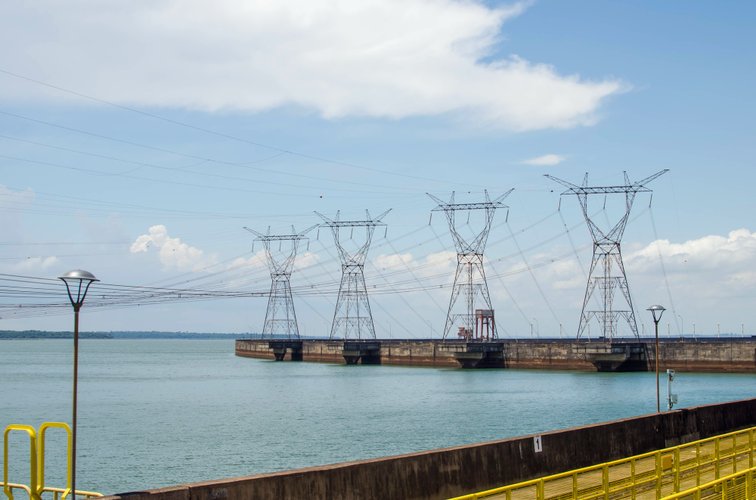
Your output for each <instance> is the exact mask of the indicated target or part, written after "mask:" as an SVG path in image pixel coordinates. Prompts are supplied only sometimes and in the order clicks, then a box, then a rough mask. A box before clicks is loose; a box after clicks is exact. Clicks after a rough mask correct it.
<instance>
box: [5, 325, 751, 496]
mask: <svg viewBox="0 0 756 500" xmlns="http://www.w3.org/2000/svg"><path fill="white" fill-rule="evenodd" d="M71 344H72V342H71V341H70V340H8V341H2V342H0V427H3V428H4V427H5V426H6V425H8V424H9V423H27V424H31V425H34V426H35V427H37V426H39V424H41V423H42V422H44V421H66V422H70V412H71V376H72V374H71V370H72V368H71V363H72V354H71ZM655 387H656V386H655V382H654V374H653V373H618V374H600V373H583V372H567V371H535V370H477V371H476V370H470V371H467V370H464V371H463V370H459V369H435V368H409V367H406V368H405V367H395V366H343V365H332V364H318V363H291V362H284V363H275V362H272V361H265V360H255V359H249V358H238V357H236V356H234V344H233V341H229V340H217V341H216V340H196V341H195V340H82V341H81V342H80V359H79V433H78V453H77V456H78V462H77V487H78V488H79V489H89V490H95V491H100V492H103V493H116V492H125V491H131V490H137V489H145V488H155V487H160V486H168V485H173V484H179V483H184V482H194V481H201V480H210V479H219V478H224V477H232V476H240V475H249V474H255V473H261V472H271V471H276V470H284V469H290V468H296V467H305V466H311V465H322V464H328V463H335V462H342V461H347V460H356V459H364V458H371V457H379V456H385V455H394V454H400V453H408V452H413V451H419V450H427V449H432V448H440V447H446V446H453V445H460V444H465V443H474V442H479V441H486V440H494V439H501V438H505V437H511V436H517V435H523V434H530V433H537V432H543V431H548V430H554V429H559V428H563V427H569V426H575V425H582V424H588V423H594V422H601V421H606V420H611V419H616V418H622V417H629V416H635V415H641V414H645V413H651V412H653V411H655V407H656V392H655V391H656V389H655ZM661 387H662V399H663V400H664V398H665V397H666V378H663V379H662V386H661ZM674 389H675V391H674V392H677V393H678V394H679V395H680V406H681V407H684V406H695V405H699V404H705V403H713V402H718V401H729V400H735V399H743V398H751V397H754V396H756V376H755V375H742V374H692V373H678V377H677V378H676V380H675V387H674ZM11 445H12V448H11V457H12V458H11V459H10V460H9V465H10V468H11V478H10V479H11V481H13V482H28V471H27V469H28V458H26V457H27V456H28V455H27V454H28V444H27V442H25V441H24V439H23V438H22V436H21V435H20V434H19V435H13V436H12V439H11ZM63 446H64V443H63V440H62V436H61V435H60V434H57V435H56V434H55V432H54V431H51V434H50V438H49V439H48V449H49V450H50V452H49V455H48V467H47V470H48V472H47V476H48V481H47V483H48V484H54V485H62V484H63V474H62V471H63V466H62V461H63Z"/></svg>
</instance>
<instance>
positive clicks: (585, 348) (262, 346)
mask: <svg viewBox="0 0 756 500" xmlns="http://www.w3.org/2000/svg"><path fill="white" fill-rule="evenodd" d="M283 344H287V345H285V346H284V345H283ZM276 345H278V349H276ZM655 348H656V346H655V342H654V339H641V340H637V339H625V340H622V339H620V340H614V341H605V340H563V339H554V340H546V339H544V340H538V339H526V340H523V339H520V340H497V341H494V342H484V343H475V342H465V341H459V340H453V341H448V340H447V341H443V340H438V339H430V340H423V339H410V340H397V339H390V340H386V339H381V340H374V341H344V340H298V341H270V340H265V339H239V340H237V341H236V346H235V352H236V355H237V356H244V357H251V358H259V359H279V360H281V361H284V360H285V361H291V360H296V361H313V362H326V363H342V364H343V363H345V362H346V363H349V364H357V363H362V364H384V365H403V366H435V367H459V366H465V367H498V368H536V369H554V370H586V371H596V370H600V371H631V370H641V371H645V370H651V371H653V370H654V369H655V353H656V351H655ZM276 351H277V352H276ZM659 366H660V369H661V370H666V369H667V368H671V369H674V370H679V371H688V372H692V371H698V372H741V373H756V338H754V337H750V338H747V337H735V338H726V339H715V338H707V339H690V338H684V339H664V340H662V341H660V343H659Z"/></svg>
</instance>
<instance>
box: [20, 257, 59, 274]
mask: <svg viewBox="0 0 756 500" xmlns="http://www.w3.org/2000/svg"><path fill="white" fill-rule="evenodd" d="M59 263H60V259H58V258H57V257H56V256H54V255H51V256H48V257H27V258H26V259H24V260H22V261H21V262H19V263H18V264H16V265H15V266H13V268H14V269H15V270H16V271H18V272H24V273H28V272H36V271H43V270H46V269H49V268H51V267H53V266H57V265H58V264H59Z"/></svg>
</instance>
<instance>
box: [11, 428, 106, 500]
mask: <svg viewBox="0 0 756 500" xmlns="http://www.w3.org/2000/svg"><path fill="white" fill-rule="evenodd" d="M51 428H57V429H63V430H64V431H65V432H66V434H67V436H68V448H67V453H66V457H67V470H66V487H65V488H55V487H52V486H45V435H46V433H47V430H48V429H51ZM14 431H15V432H24V433H26V434H27V435H28V436H29V484H28V485H25V484H18V483H11V482H10V481H8V456H9V453H8V450H9V439H8V438H9V436H10V434H11V433H12V432H14ZM71 443H72V435H71V428H70V427H69V426H68V424H66V423H63V422H45V423H43V424H42V425H41V426H40V428H39V433H37V431H36V430H35V429H34V427H32V426H30V425H23V424H11V425H9V426H7V427H6V428H5V432H4V434H3V492H4V493H5V495H6V496H7V497H8V500H13V491H14V490H21V491H24V492H26V494H27V495H28V497H29V499H30V500H41V499H42V495H43V494H44V493H51V494H52V497H53V500H58V499H60V500H65V499H66V498H67V497H68V496H69V495H70V493H71V448H72V447H71ZM76 495H80V496H84V497H86V498H93V497H101V496H102V494H100V493H96V492H94V491H84V490H76Z"/></svg>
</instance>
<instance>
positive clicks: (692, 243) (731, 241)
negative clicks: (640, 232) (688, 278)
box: [627, 229, 756, 274]
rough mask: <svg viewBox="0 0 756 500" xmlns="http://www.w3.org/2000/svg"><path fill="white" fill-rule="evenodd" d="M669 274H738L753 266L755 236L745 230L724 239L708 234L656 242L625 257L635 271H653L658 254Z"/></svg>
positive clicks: (657, 261)
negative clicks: (691, 238) (676, 240)
mask: <svg viewBox="0 0 756 500" xmlns="http://www.w3.org/2000/svg"><path fill="white" fill-rule="evenodd" d="M660 254H661V256H662V258H663V259H664V265H665V267H666V270H667V271H670V272H690V271H691V270H697V271H699V272H700V271H716V272H718V273H722V274H727V273H734V272H737V273H741V272H742V271H743V270H744V269H747V268H749V267H756V233H753V232H751V231H749V230H748V229H736V230H734V231H730V233H729V234H728V235H727V236H719V235H709V236H704V237H702V238H699V239H696V240H689V241H686V242H684V243H671V242H670V241H668V240H657V241H654V242H652V243H651V244H649V245H648V246H647V247H645V248H643V249H641V250H638V251H636V252H633V253H632V254H630V255H629V256H628V257H627V260H628V262H629V263H631V264H632V265H633V267H635V268H636V269H639V270H656V269H658V267H659V255H660Z"/></svg>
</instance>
